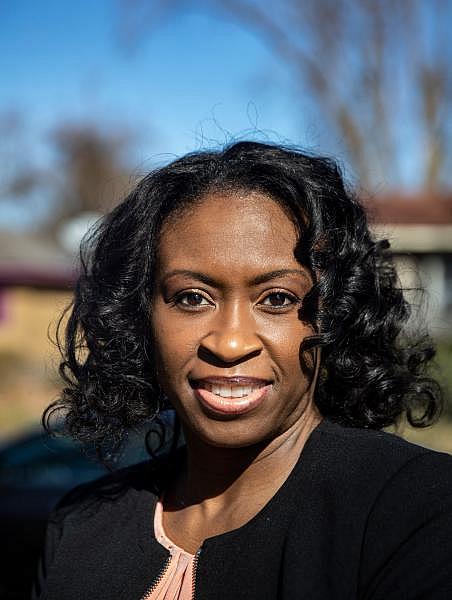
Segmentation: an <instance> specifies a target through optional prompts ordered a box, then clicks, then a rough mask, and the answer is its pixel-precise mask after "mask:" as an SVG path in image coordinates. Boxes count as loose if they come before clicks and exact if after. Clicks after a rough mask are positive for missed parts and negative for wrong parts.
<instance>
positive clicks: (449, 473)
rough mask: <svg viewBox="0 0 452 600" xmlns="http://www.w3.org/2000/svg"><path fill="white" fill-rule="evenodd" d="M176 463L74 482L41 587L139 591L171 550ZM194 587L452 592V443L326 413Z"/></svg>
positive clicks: (207, 593) (284, 595) (262, 594)
mask: <svg viewBox="0 0 452 600" xmlns="http://www.w3.org/2000/svg"><path fill="white" fill-rule="evenodd" d="M169 468H170V466H169V465H168V464H165V463H164V462H163V463H161V464H153V463H151V462H147V463H142V464H141V465H138V466H135V467H133V468H128V469H125V470H122V471H118V472H117V473H116V474H114V475H112V476H110V475H109V476H107V477H105V478H103V479H101V480H99V481H98V482H95V483H94V484H89V485H85V486H82V487H81V488H78V489H76V490H75V491H74V492H72V493H70V494H69V495H68V496H67V497H66V498H65V499H64V500H63V501H62V502H61V503H60V505H59V506H58V508H57V509H56V510H55V511H54V513H53V514H52V516H51V519H50V521H49V525H48V532H47V540H46V545H45V549H44V552H43V557H42V561H41V564H40V568H39V573H38V576H37V579H36V582H35V586H34V590H33V594H32V598H33V600H36V599H37V598H41V599H46V600H84V599H87V600H88V599H90V600H93V599H99V600H117V599H123V600H139V599H140V598H142V597H143V596H144V595H145V594H146V592H147V590H149V588H150V587H151V586H152V584H153V582H155V580H156V579H157V577H158V575H159V573H160V572H161V571H162V568H163V567H164V564H165V561H166V559H167V557H168V552H167V551H166V550H165V549H164V548H163V547H162V546H161V545H160V544H159V543H158V542H157V541H156V539H155V537H154V532H153V515H154V508H155V503H156V500H157V497H158V494H159V493H160V489H161V488H162V481H163V480H164V477H165V475H166V474H167V472H168V469H169ZM194 597H195V598H196V600H207V599H209V600H218V599H225V600H227V599H229V598H230V599H231V600H232V599H233V600H241V599H247V600H267V599H268V600H270V599H271V600H274V599H290V600H295V599H298V598H300V600H320V599H322V600H332V599H333V600H345V599H347V600H351V599H357V598H359V599H366V600H367V599H368V600H370V599H373V600H376V599H379V600H380V599H381V600H383V599H384V600H414V599H416V600H418V599H419V600H420V599H425V600H427V599H428V600H439V599H441V600H446V599H447V600H450V599H451V598H452V457H451V456H449V455H447V454H442V453H438V452H433V451H430V450H426V449H424V448H421V447H419V446H416V445H413V444H409V443H408V442H405V441H403V440H401V439H399V438H398V437H396V436H394V435H391V434H388V433H383V432H374V431H369V430H360V429H353V428H344V427H341V426H339V425H337V424H334V423H332V422H331V421H329V420H324V421H323V422H322V423H321V424H320V425H318V426H317V428H316V429H315V430H314V431H313V432H312V434H311V436H310V438H309V440H308V442H307V444H306V446H305V447H304V449H303V452H302V454H301V457H300V459H299V461H298V463H297V464H296V466H295V467H294V469H293V471H292V472H291V474H290V475H289V477H288V479H287V480H286V482H285V483H284V484H283V486H282V487H281V488H280V489H279V491H278V492H277V493H276V495H275V496H274V497H273V498H272V499H271V500H270V501H269V502H268V504H267V505H266V506H265V507H264V508H263V509H262V510H261V511H260V512H259V513H258V514H257V515H256V516H255V517H254V518H253V519H251V521H249V522H248V523H246V524H245V525H244V526H242V527H240V528H238V529H236V530H234V531H230V532H228V533H225V534H222V535H219V536H215V537H212V538H209V539H207V540H205V542H204V543H203V545H202V547H201V549H200V552H199V556H198V558H197V568H196V581H195V594H194Z"/></svg>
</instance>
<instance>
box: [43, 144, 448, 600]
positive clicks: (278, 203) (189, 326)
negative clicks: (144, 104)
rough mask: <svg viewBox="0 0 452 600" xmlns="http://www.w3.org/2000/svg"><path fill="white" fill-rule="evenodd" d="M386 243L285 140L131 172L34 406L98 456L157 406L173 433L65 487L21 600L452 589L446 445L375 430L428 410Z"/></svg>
mask: <svg viewBox="0 0 452 600" xmlns="http://www.w3.org/2000/svg"><path fill="white" fill-rule="evenodd" d="M388 246H389V244H388V243H387V242H384V241H379V242H377V241H375V240H374V239H373V238H372V235H371V234H370V233H369V230H368V226H367V222H366V218H365V214H364V212H363V209H362V207H361V206H360V205H359V203H358V201H357V200H356V199H355V198H354V197H353V195H352V194H351V193H350V192H348V191H347V190H346V189H345V188H344V185H343V181H342V179H341V175H340V173H339V171H338V169H337V167H336V165H335V164H334V163H333V162H331V161H329V160H325V159H322V158H316V157H312V156H308V155H306V154H303V153H301V152H297V151H293V150H288V149H285V148H281V147H278V146H273V145H264V144H258V143H251V142H241V143H237V144H234V145H232V146H230V147H227V148H226V149H225V150H224V151H221V152H200V153H195V154H191V155H188V156H185V157H183V158H181V159H180V160H176V161H175V162H173V163H172V164H170V165H168V166H166V167H164V168H162V169H160V170H157V171H155V172H152V173H150V174H149V175H148V176H147V177H145V178H144V179H143V180H142V181H141V183H139V185H138V186H137V188H136V189H135V190H134V191H133V192H132V193H131V194H130V196H129V197H128V198H127V199H126V200H125V201H124V202H123V203H122V204H120V205H119V206H118V207H117V208H116V209H115V210H114V211H113V212H112V213H111V214H110V215H108V216H107V217H106V218H105V219H104V221H103V222H102V224H101V225H100V227H99V229H98V231H97V233H96V235H95V236H94V238H93V239H92V240H91V247H90V250H89V252H88V253H87V257H86V258H85V262H84V269H83V272H82V275H81V276H80V279H79V282H78V284H77V287H76V292H75V300H74V304H73V308H72V313H71V316H70V319H69V322H68V326H67V333H66V348H65V352H66V358H65V361H64V363H63V365H62V372H63V375H64V377H65V380H66V382H67V387H66V389H65V390H64V392H63V394H62V398H61V399H60V401H59V402H58V403H57V404H56V405H53V406H51V407H50V408H49V409H48V411H47V415H46V416H47V418H48V417H49V416H51V415H52V414H57V413H58V412H59V409H64V412H65V415H66V416H65V422H66V428H67V430H68V432H69V433H70V434H71V435H72V436H74V437H75V438H76V439H79V440H81V441H83V442H91V443H92V444H94V447H95V448H96V449H97V451H98V452H99V454H100V455H101V456H103V457H104V458H105V457H106V456H107V455H108V454H109V453H110V455H111V453H112V452H113V451H115V450H116V449H117V448H118V447H119V445H120V442H121V440H122V437H123V434H124V432H125V431H126V430H127V429H130V428H134V427H136V426H137V425H138V424H140V423H142V422H143V421H145V420H149V419H153V418H156V417H157V415H158V413H159V411H162V410H164V409H168V407H172V408H173V409H174V410H175V412H176V414H177V419H176V426H175V428H174V430H173V431H172V436H173V438H172V445H171V448H170V450H169V451H168V452H166V453H164V454H160V456H159V458H156V459H154V460H151V461H149V462H146V463H143V464H141V465H138V466H134V467H131V468H128V469H125V470H119V471H118V472H116V473H114V474H113V475H110V476H108V477H107V478H104V479H103V480H100V481H99V482H95V483H94V484H89V485H87V486H84V487H82V488H80V489H78V490H75V491H74V492H73V493H71V494H69V495H68V496H67V497H66V498H65V499H64V500H63V501H62V502H60V504H59V506H58V507H57V509H56V510H55V511H54V513H53V514H52V517H51V519H50V521H49V527H48V533H47V541H46V547H45V552H44V556H43V559H42V561H41V566H40V571H39V575H38V579H37V582H36V585H35V590H34V596H33V597H35V598H36V597H40V598H46V599H49V600H50V599H53V598H58V599H59V600H63V599H68V600H69V599H72V598H74V599H77V600H79V599H80V598H108V599H109V600H112V599H115V598H127V599H128V600H132V599H137V600H138V599H140V598H143V599H144V598H146V599H155V598H159V599H160V600H163V599H168V598H171V599H175V598H181V599H185V598H190V597H194V598H197V599H198V598H199V599H204V598H206V599H207V598H208V599H218V598H221V599H223V598H224V599H228V598H234V599H240V598H246V599H259V600H262V599H266V598H268V599H274V598H284V599H286V598H290V599H293V598H303V599H304V598H306V599H307V598H309V599H310V600H312V599H345V598H347V599H351V598H362V599H364V598H366V599H371V598H372V599H380V598H385V599H388V598H390V599H392V598H394V599H395V598H397V599H398V600H399V599H401V598H406V599H414V598H429V599H430V598H434V599H439V598H452V561H451V551H452V459H451V458H450V457H449V456H448V455H444V454H441V453H436V452H432V451H429V450H426V449H423V448H420V447H418V446H415V445H412V444H409V443H407V442H405V441H403V440H401V439H399V438H398V437H396V436H394V435H391V434H389V433H383V432H381V431H378V430H380V429H381V428H383V427H385V426H388V425H391V424H394V423H397V422H398V421H399V420H400V419H403V418H407V419H408V421H409V422H410V423H411V424H412V425H415V426H425V425H427V424H429V423H431V422H432V421H433V420H434V419H435V418H436V417H437V415H438V413H439V411H440V409H441V401H440V394H439V390H438V386H437V384H436V383H435V382H434V381H433V380H431V379H429V378H428V377H427V376H426V375H425V366H426V364H427V362H428V361H429V360H430V359H431V358H432V356H433V350H432V348H431V346H430V345H429V344H428V341H427V342H426V341H424V342H422V343H421V342H417V343H416V344H414V343H410V342H409V341H408V340H407V339H404V338H402V335H403V330H402V326H403V324H404V323H405V322H406V321H407V319H408V316H409V307H408V305H407V303H406V301H405V300H404V298H403V295H402V291H401V290H400V289H399V287H398V286H397V279H396V275H395V272H394V268H393V265H392V262H391V255H390V253H389V251H388ZM55 411H56V412H55ZM177 423H180V424H181V426H182V431H183V439H184V440H185V444H181V443H179V440H178V427H177ZM163 427H164V429H166V433H167V434H168V429H169V428H168V425H167V426H166V427H165V426H163ZM169 433H171V432H169ZM177 446H179V448H176V447H177Z"/></svg>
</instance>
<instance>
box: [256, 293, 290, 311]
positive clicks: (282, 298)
mask: <svg viewBox="0 0 452 600" xmlns="http://www.w3.org/2000/svg"><path fill="white" fill-rule="evenodd" d="M298 302H299V300H298V298H297V297H296V296H293V295H292V294H288V293H287V292H272V293H271V294H268V295H267V296H265V298H264V299H263V300H262V301H261V302H260V304H262V305H263V306H267V307H269V308H276V309H277V308H288V307H289V306H292V305H294V304H297V303H298Z"/></svg>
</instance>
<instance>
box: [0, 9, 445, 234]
mask: <svg viewBox="0 0 452 600" xmlns="http://www.w3.org/2000/svg"><path fill="white" fill-rule="evenodd" d="M149 2H150V3H151V4H152V2H153V0H149ZM118 4H119V0H95V1H88V0H78V1H77V2H74V1H73V0H71V1H69V0H58V1H57V0H42V1H41V2H34V1H32V0H15V2H14V3H13V2H7V1H6V0H0V72H1V74H2V80H1V85H0V117H1V115H2V114H4V113H6V112H8V111H11V110H15V111H17V112H18V113H19V114H20V115H21V116H22V118H23V119H24V122H25V128H24V131H25V134H24V135H25V136H26V144H25V146H26V149H27V150H26V153H27V156H26V157H24V160H25V159H26V158H27V157H29V161H30V163H33V164H34V165H36V166H41V167H44V168H48V167H49V165H51V164H52V161H53V160H54V156H53V155H52V150H51V144H50V143H49V138H50V132H51V131H52V130H53V129H55V127H56V126H57V125H60V124H62V123H64V122H69V123H73V124H77V123H83V122H86V121H88V122H93V123H96V124H98V125H99V126H101V127H103V128H107V129H108V128H111V129H112V130H115V129H120V130H121V129H123V130H131V131H132V132H133V133H135V134H136V136H135V138H134V140H135V143H134V146H133V147H132V149H131V152H130V156H129V157H128V158H129V164H130V167H131V169H132V170H134V171H138V172H143V171H147V170H149V169H150V168H151V167H152V166H154V165H155V164H161V163H162V162H163V161H165V160H168V159H170V158H172V157H174V156H177V155H180V154H183V153H185V152H188V151H191V150H194V149H197V148H200V147H210V146H215V145H218V144H222V143H224V142H227V141H232V139H234V138H239V137H240V138H243V137H255V138H256V137H257V138H259V139H269V140H275V141H284V142H289V143H294V144H298V145H301V146H304V147H307V148H310V149H312V150H314V151H318V152H321V153H327V154H328V153H332V154H334V155H336V156H338V158H339V159H340V160H341V161H343V162H345V163H346V160H345V150H344V148H343V147H342V145H341V142H340V140H337V139H336V140H332V139H328V135H327V133H328V132H327V128H326V126H325V124H324V123H322V122H320V121H319V120H317V121H316V120H315V119H316V117H315V116H314V112H313V111H312V110H310V109H312V105H311V106H310V105H309V102H310V99H309V98H308V97H304V96H302V97H301V98H300V94H299V90H298V94H297V97H296V101H295V95H294V94H293V92H294V86H293V85H292V82H291V74H290V71H289V70H288V69H286V68H284V66H283V65H281V64H280V63H279V62H278V61H277V60H276V59H275V58H274V57H273V56H272V55H271V53H270V52H269V51H268V50H267V49H266V48H265V46H264V45H263V43H262V42H261V41H260V40H259V39H258V38H257V36H254V35H253V34H252V33H250V32H249V31H247V30H246V29H245V28H244V27H240V26H239V25H237V24H236V23H234V22H231V21H227V20H225V19H224V18H222V17H221V15H219V14H213V13H209V14H206V13H202V12H199V11H198V12H196V11H194V10H191V11H187V10H185V11H182V12H180V13H178V14H176V15H175V14H173V15H171V18H169V17H168V18H164V19H161V20H160V21H158V23H157V24H156V25H155V26H154V27H153V28H152V29H150V30H149V31H148V32H147V34H146V36H145V39H143V40H141V42H140V43H139V44H138V45H137V46H136V47H135V48H132V50H131V51H130V49H129V50H128V49H127V48H126V47H125V46H124V44H122V43H121V38H120V35H119V31H118V30H119V25H120V23H119V21H118V16H119V15H118V10H117V8H118ZM448 6H449V7H450V6H451V5H450V4H448ZM407 122H408V121H407ZM402 127H403V119H402V122H401V128H402ZM409 134H410V131H408V132H407V134H406V135H407V138H409ZM404 145H406V143H405V142H404ZM416 151H417V152H419V151H420V150H419V148H417V150H416V147H415V145H414V144H411V146H410V152H407V153H403V156H402V159H403V161H404V164H403V165H402V167H403V168H404V169H405V172H406V173H407V174H408V175H407V177H408V179H409V180H410V181H411V180H412V179H413V171H414V170H413V164H414V162H413V157H414V156H415V155H416ZM3 170H4V169H3ZM1 177H2V171H0V186H1V184H2V181H1ZM383 185H385V182H383ZM47 207H48V202H47V198H46V197H45V194H42V193H41V194H39V195H37V196H36V197H34V198H32V199H31V200H30V201H29V202H28V203H27V205H26V208H25V207H24V205H23V204H21V203H20V202H17V201H13V202H11V203H9V204H8V203H5V202H2V203H1V204H0V227H1V226H2V225H8V226H9V227H18V228H21V227H26V226H28V225H30V224H33V223H34V222H36V220H39V219H40V218H41V217H42V216H43V215H44V214H45V211H46V210H47Z"/></svg>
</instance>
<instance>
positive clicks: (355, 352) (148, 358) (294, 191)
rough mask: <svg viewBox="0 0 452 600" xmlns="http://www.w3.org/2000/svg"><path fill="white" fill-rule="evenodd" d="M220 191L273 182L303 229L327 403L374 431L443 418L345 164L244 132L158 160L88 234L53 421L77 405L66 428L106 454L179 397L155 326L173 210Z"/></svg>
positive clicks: (318, 394) (426, 351) (325, 409)
mask: <svg viewBox="0 0 452 600" xmlns="http://www.w3.org/2000/svg"><path fill="white" fill-rule="evenodd" d="M214 191H231V192H233V191H242V192H243V191H246V192H252V191H257V192H260V193H262V194H263V195H265V196H268V197H270V198H272V199H274V200H275V201H276V202H278V203H279V204H280V205H281V206H282V207H283V208H284V210H285V211H286V212H287V214H288V215H289V216H290V218H291V219H292V220H293V222H294V223H295V224H296V226H297V228H298V231H299V232H301V231H302V232H303V235H302V236H300V239H299V242H298V245H297V248H296V251H295V254H296V258H297V260H298V261H299V262H300V263H302V264H303V265H305V266H307V267H308V268H309V269H310V270H311V273H312V276H313V280H314V286H313V288H312V290H311V291H310V293H309V294H308V296H307V298H306V299H305V300H304V303H303V309H302V311H301V314H300V318H302V319H304V320H308V321H309V322H310V323H312V324H313V326H314V330H315V332H316V333H315V335H313V336H311V337H310V338H308V339H307V340H305V341H304V342H303V345H302V348H301V351H306V352H312V350H313V349H314V348H315V347H320V348H321V365H320V377H319V380H318V383H317V387H316V391H315V402H316V404H317V406H318V408H319V410H320V412H321V413H322V414H323V415H324V416H326V417H329V418H330V419H332V420H334V421H336V422H340V423H342V424H344V425H349V426H357V427H365V428H372V429H380V428H383V427H385V426H388V425H391V424H394V423H397V422H398V421H399V420H400V419H402V418H406V419H407V420H408V422H409V423H410V424H411V425H413V426H417V427H423V426H426V425H429V424H431V423H432V422H433V421H434V420H435V419H436V418H437V417H438V416H439V414H440V412H441V409H442V399H441V391H440V388H439V386H438V384H437V383H436V381H435V380H434V379H432V378H431V377H429V376H428V374H427V370H426V368H427V366H428V363H429V361H430V360H431V359H432V358H433V356H434V348H433V345H432V343H431V341H430V340H429V338H428V337H427V336H424V337H423V338H421V339H420V340H417V341H416V340H413V339H410V338H409V336H407V334H405V333H404V330H405V327H404V326H405V325H406V323H407V320H408V318H409V315H410V307H409V304H408V303H407V301H406V299H405V298H404V295H403V290H402V289H401V288H400V286H399V284H398V279H397V275H396V272H395V268H394V265H393V260H392V255H391V252H390V250H389V243H388V241H387V240H378V241H377V240H375V239H374V237H373V235H372V234H371V232H370V231H369V226H368V221H367V217H366V214H365V211H364V209H363V207H362V205H361V204H360V202H359V201H358V199H357V198H356V197H355V195H354V194H353V193H352V192H351V191H350V190H348V189H347V188H346V187H345V184H344V180H343V178H342V175H341V172H340V169H339V167H338V166H337V164H336V162H335V161H333V160H331V159H328V158H323V157H318V156H313V155H310V154H307V153H304V152H301V151H298V150H294V149H291V148H285V147H281V146H278V145H272V144H261V143H256V142H247V141H243V142H239V143H235V144H232V145H230V146H227V147H226V148H224V149H223V150H221V151H202V152H196V153H192V154H188V155H186V156H184V157H182V158H180V159H178V160H175V161H174V162H172V163H170V164H169V165H167V166H165V167H163V168H160V169H157V170H155V171H152V172H151V173H149V174H148V175H147V176H146V177H144V178H143V179H142V180H141V181H140V183H139V184H138V185H137V187H136V188H135V189H134V190H133V191H132V193H131V194H130V195H129V196H128V197H127V198H126V199H125V200H124V201H123V202H122V203H121V204H119V205H118V206H117V207H116V208H115V209H114V210H113V211H112V212H111V213H110V214H108V215H106V216H105V218H103V219H102V221H101V222H100V224H99V225H98V227H97V229H96V230H95V232H94V233H92V234H91V235H90V236H89V237H88V238H87V239H86V240H85V241H84V244H83V245H82V250H81V273H80V276H79V279H78V281H77V284H76V287H75V294H74V301H73V303H72V305H71V307H70V308H71V312H70V316H69V319H68V322H67V325H66V329H65V338H64V341H62V343H61V344H60V347H61V350H62V352H63V362H62V363H61V365H60V373H61V375H62V377H63V379H64V381H65V383H66V387H65V388H64V389H63V391H62V394H61V397H60V398H59V399H58V400H57V401H56V402H54V403H53V404H51V405H50V406H49V407H48V408H47V409H46V411H45V412H44V415H43V423H44V426H45V427H46V429H47V430H48V431H49V430H51V429H52V424H53V421H54V419H51V417H52V415H53V416H55V415H56V414H60V411H61V409H63V414H64V426H65V430H66V431H67V432H68V433H69V434H70V435H71V436H72V437H74V438H75V439H77V440H79V441H81V442H84V443H87V442H89V443H91V444H94V447H95V448H96V450H97V451H98V453H99V455H100V456H101V457H104V458H105V456H106V455H107V454H108V452H111V451H112V449H113V450H115V449H118V448H119V447H120V445H121V442H122V440H123V438H124V434H125V433H126V432H127V431H128V430H129V429H131V428H135V427H137V426H138V425H140V424H141V423H144V422H146V421H149V420H152V419H153V418H155V417H156V415H158V413H159V411H160V410H162V409H164V408H165V407H167V404H166V403H167V401H166V400H165V398H164V397H162V394H161V392H160V390H159V386H158V382H157V381H156V379H155V376H154V372H153V343H152V338H151V328H150V326H149V323H150V314H151V311H152V303H151V297H152V285H153V278H154V268H155V262H156V256H157V250H158V244H159V233H160V231H161V228H162V224H163V223H164V222H165V220H166V219H167V218H168V217H169V215H172V214H173V213H175V211H183V209H184V208H185V207H187V205H190V204H194V206H195V207H196V202H198V201H200V200H201V199H202V197H204V196H205V195H206V194H208V193H210V192H214ZM181 218H183V212H182V213H181ZM107 448H108V451H107Z"/></svg>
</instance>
